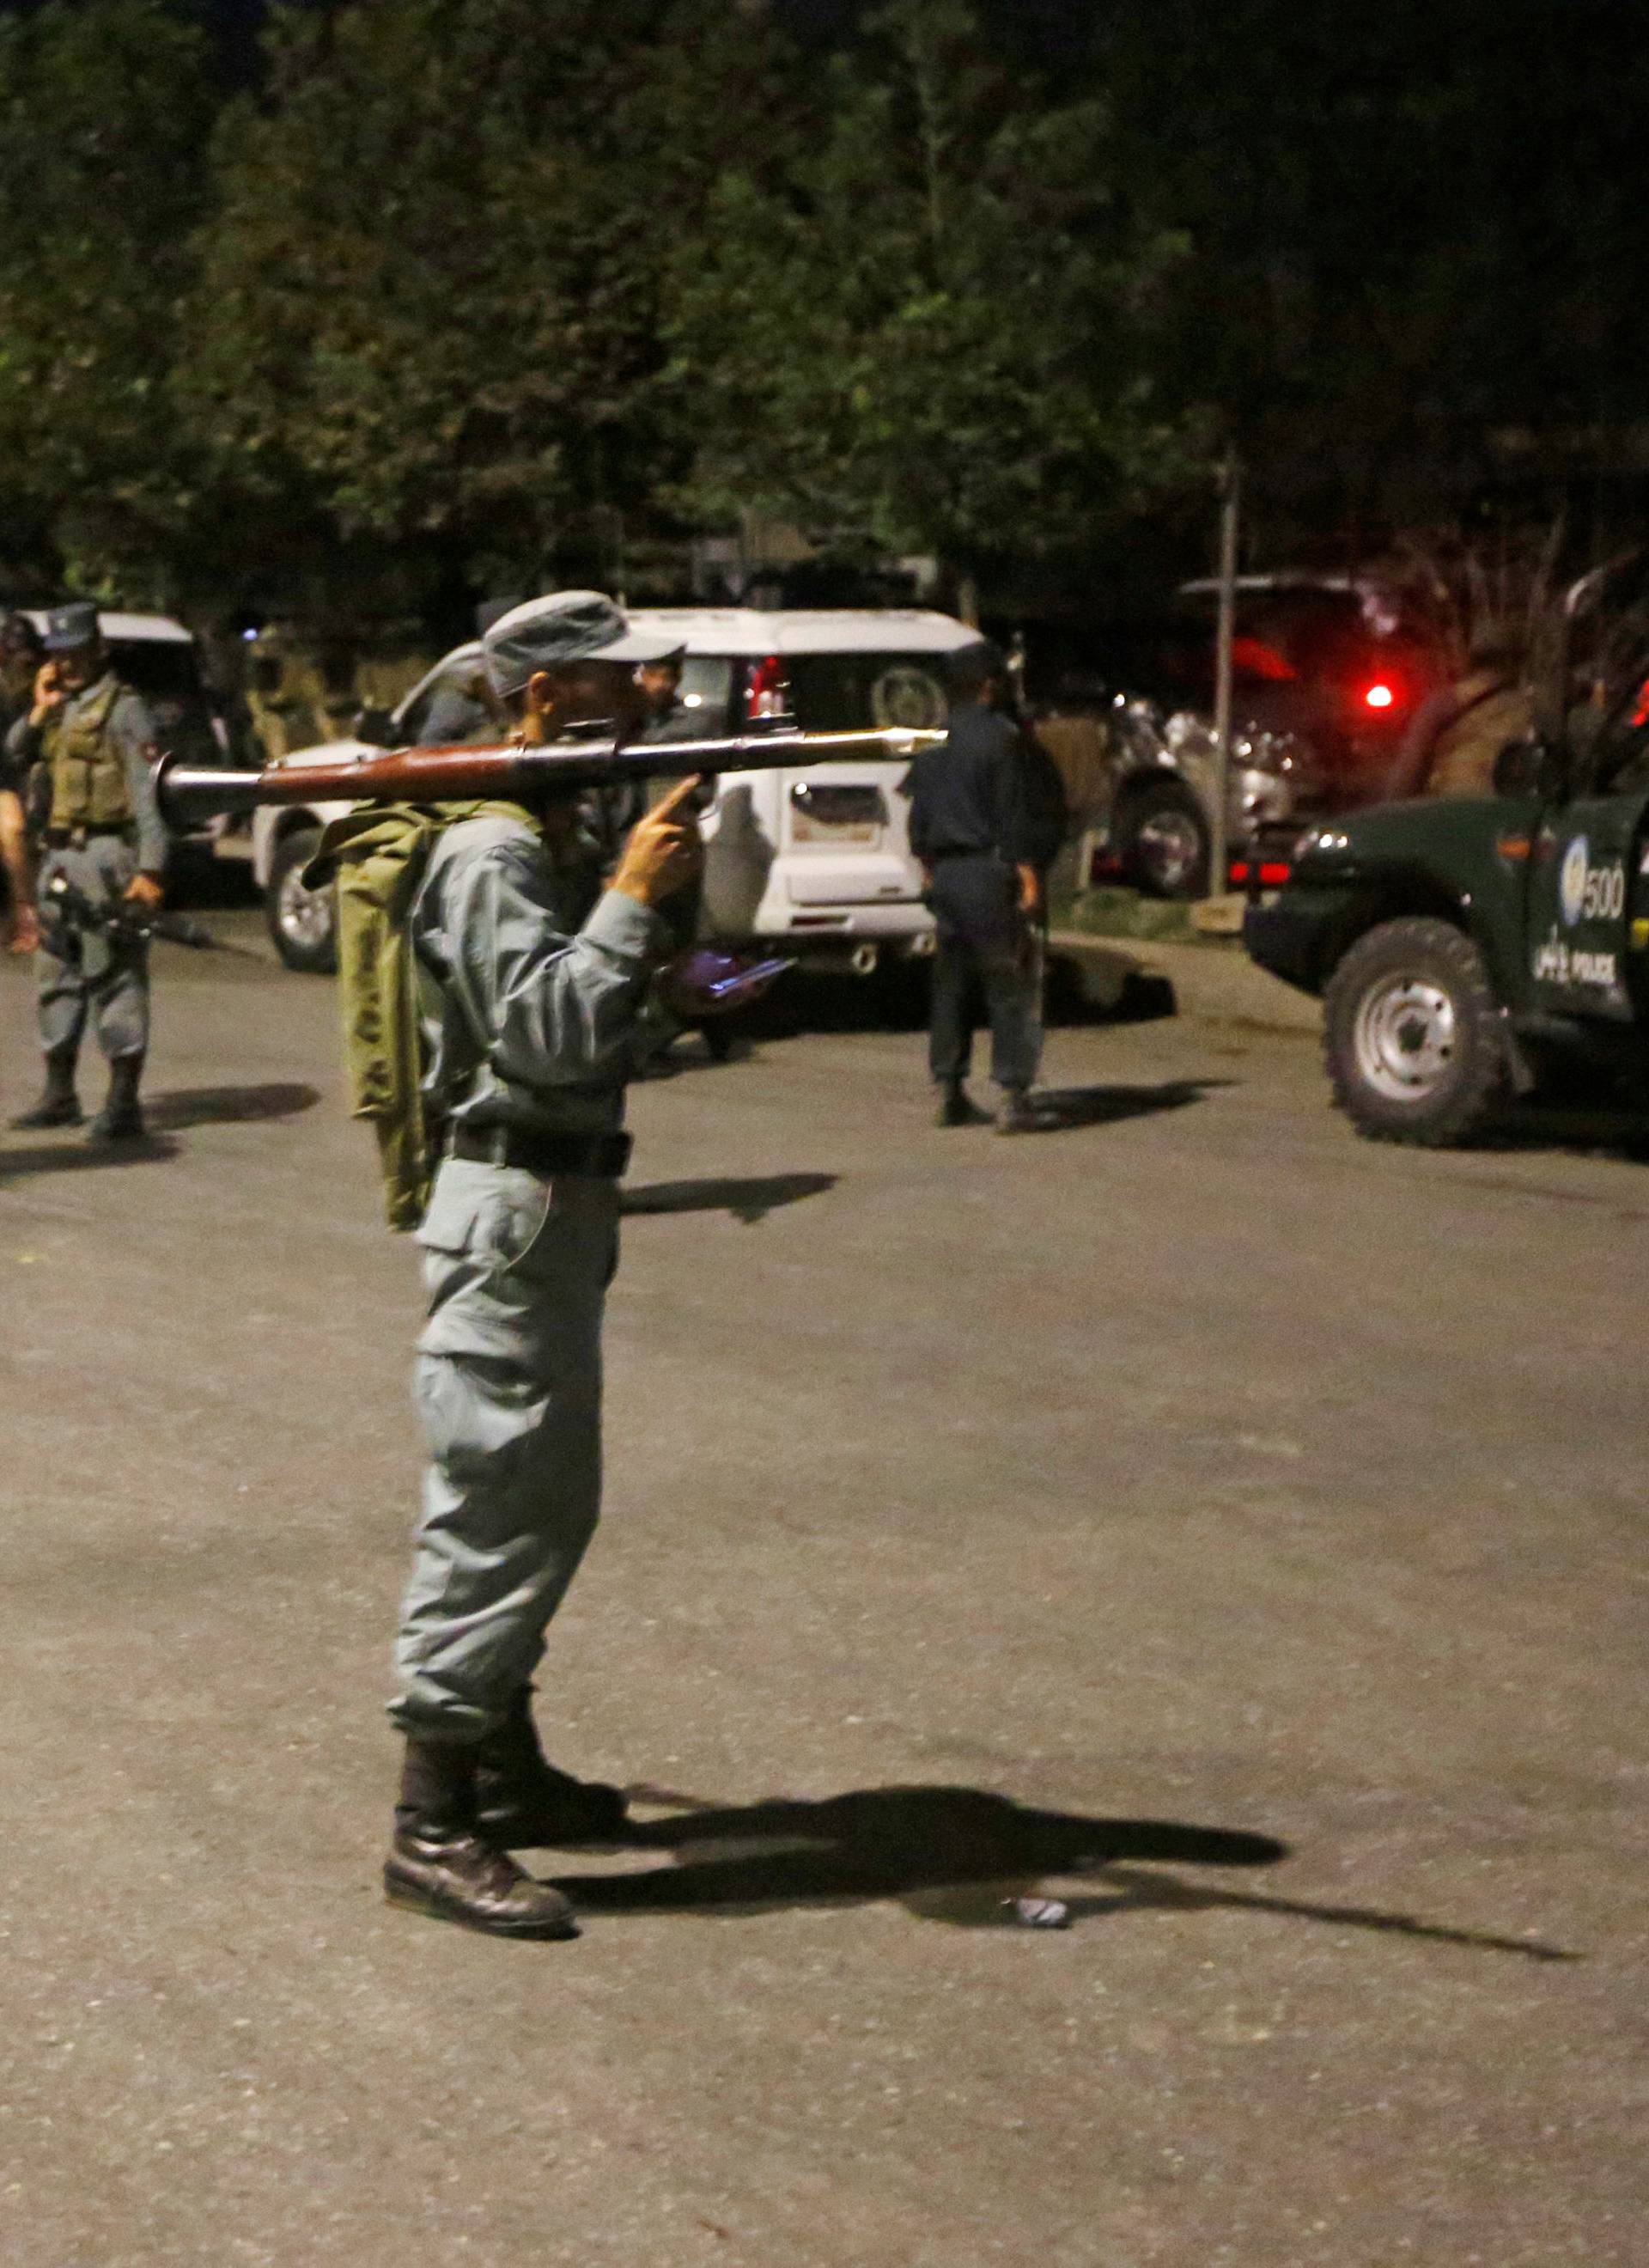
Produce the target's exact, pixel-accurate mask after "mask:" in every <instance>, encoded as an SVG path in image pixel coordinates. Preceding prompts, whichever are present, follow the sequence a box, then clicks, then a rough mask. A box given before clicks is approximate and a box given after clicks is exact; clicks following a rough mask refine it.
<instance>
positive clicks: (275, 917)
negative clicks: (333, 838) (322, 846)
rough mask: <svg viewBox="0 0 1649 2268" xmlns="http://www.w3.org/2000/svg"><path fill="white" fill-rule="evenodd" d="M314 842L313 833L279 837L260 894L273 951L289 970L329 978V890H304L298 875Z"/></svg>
mask: <svg viewBox="0 0 1649 2268" xmlns="http://www.w3.org/2000/svg"><path fill="white" fill-rule="evenodd" d="M319 843H320V828H317V827H303V828H298V830H297V831H296V832H295V833H293V834H291V835H285V836H282V838H281V840H280V842H279V843H276V848H275V857H274V858H273V860H272V861H271V863H270V866H269V887H267V889H266V890H265V892H264V894H263V913H264V918H265V920H266V921H267V922H268V924H269V935H270V937H271V938H273V939H274V940H275V950H276V953H278V954H280V956H281V959H282V960H283V961H284V962H285V963H286V966H287V967H288V968H298V969H302V970H303V971H304V972H305V974H306V975H313V976H330V975H331V973H332V972H333V970H334V969H335V968H336V967H337V965H338V936H337V902H336V899H335V894H334V892H333V891H332V890H331V889H329V888H328V889H324V890H310V889H306V888H305V887H304V869H305V867H306V865H308V864H309V861H310V860H311V859H312V858H313V857H314V855H315V851H316V848H317V846H318V845H319Z"/></svg>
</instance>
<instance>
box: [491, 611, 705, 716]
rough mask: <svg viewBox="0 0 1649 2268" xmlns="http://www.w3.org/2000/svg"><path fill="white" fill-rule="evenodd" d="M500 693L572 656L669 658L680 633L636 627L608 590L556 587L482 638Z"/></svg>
mask: <svg viewBox="0 0 1649 2268" xmlns="http://www.w3.org/2000/svg"><path fill="white" fill-rule="evenodd" d="M482 652H483V653H484V655H485V657H486V663H487V677H488V681H489V682H490V684H491V687H492V689H493V691H494V692H495V693H497V694H499V695H507V694H511V693H519V692H520V691H521V690H522V689H523V688H524V687H525V686H526V685H527V684H529V683H530V682H531V681H532V679H533V677H534V674H535V673H536V672H537V671H539V670H541V669H560V668H562V667H563V666H565V665H566V664H567V663H568V662H571V661H636V662H640V661H666V660H668V659H669V658H670V656H671V655H672V654H676V653H680V652H681V639H680V638H679V637H662V636H661V635H660V634H659V632H658V631H656V630H652V631H649V630H631V628H630V626H629V616H628V615H626V614H625V612H624V610H623V608H622V607H620V606H617V605H615V602H614V601H613V600H611V599H609V598H608V597H607V594H606V593H605V592H603V591H552V592H551V593H550V595H549V596H548V598H547V599H528V600H526V603H525V604H524V605H522V606H519V607H512V608H511V609H510V611H509V613H508V614H507V615H500V616H499V618H498V620H497V622H494V623H493V625H492V627H491V629H490V630H489V631H488V632H487V635H486V637H485V638H484V639H483V640H482Z"/></svg>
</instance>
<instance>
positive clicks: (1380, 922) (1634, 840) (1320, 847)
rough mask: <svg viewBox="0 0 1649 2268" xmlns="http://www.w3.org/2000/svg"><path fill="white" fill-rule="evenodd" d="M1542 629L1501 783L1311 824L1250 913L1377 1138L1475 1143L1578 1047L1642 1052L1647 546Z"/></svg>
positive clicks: (1648, 1012)
mask: <svg viewBox="0 0 1649 2268" xmlns="http://www.w3.org/2000/svg"><path fill="white" fill-rule="evenodd" d="M1623 578H1629V579H1623ZM1535 718H1536V724H1535V733H1534V736H1533V737H1532V738H1531V739H1529V740H1526V741H1515V742H1513V743H1512V744H1511V745H1510V746H1509V747H1506V748H1505V750H1504V751H1503V752H1502V754H1501V756H1500V759H1499V761H1498V763H1497V765H1496V767H1495V774H1494V788H1495V792H1494V793H1493V794H1491V795H1486V796H1480V797H1476V798H1472V799H1461V800H1454V799H1449V800H1444V799H1432V800H1422V801H1416V802H1411V803H1395V804H1387V805H1383V806H1376V807H1374V808H1373V809H1370V810H1366V811H1361V812H1358V813H1355V814H1351V815H1350V816H1347V817H1343V818H1341V819H1338V820H1336V821H1331V822H1329V823H1328V824H1326V825H1324V826H1322V827H1321V828H1316V829H1315V830H1314V831H1313V832H1312V833H1311V834H1310V835H1308V836H1306V837H1305V838H1304V839H1303V840H1302V842H1301V843H1300V846H1299V851H1298V852H1297V854H1296V858H1295V862H1294V866H1293V872H1292V876H1291V878H1290V880H1289V881H1288V883H1287V885H1286V887H1285V888H1284V889H1283V890H1281V891H1280V892H1279V894H1278V895H1277V897H1276V899H1275V900H1273V901H1272V902H1270V903H1267V904H1258V903H1256V904H1254V905H1251V906H1250V907H1249V909H1248V915H1247V917H1246V920H1245V923H1244V928H1243V937H1244V942H1245V943H1246V945H1247V946H1248V952H1249V954H1251V956H1252V957H1253V959H1254V960H1255V961H1257V962H1258V963H1259V964H1260V966H1261V967H1262V968H1268V969H1270V970H1271V971H1272V973H1273V974H1274V975H1276V976H1281V977H1283V978H1285V979H1286V981H1287V982H1288V983H1291V984H1294V985H1298V986H1299V988H1300V990H1303V991H1307V992H1312V993H1316V994H1318V995H1320V996H1321V1000H1322V1003H1323V1039H1324V1051H1325V1054H1326V1057H1327V1061H1328V1068H1329V1079H1331V1081H1332V1083H1333V1086H1334V1093H1335V1099H1336V1101H1337V1102H1338V1103H1339V1105H1340V1107H1341V1108H1343V1110H1344V1111H1345V1112H1346V1113H1347V1115H1348V1116H1350V1117H1351V1120H1352V1122H1353V1123H1355V1125H1356V1126H1357V1127H1358V1129H1359V1130H1360V1131H1361V1132H1363V1133H1365V1134H1366V1135H1369V1136H1372V1137H1373V1138H1376V1139H1378V1140H1382V1141H1388V1142H1415V1143H1425V1144H1430V1145H1439V1146H1440V1145H1449V1144H1454V1143H1460V1142H1464V1141H1468V1140H1469V1139H1470V1138H1471V1137H1472V1136H1473V1135H1474V1134H1476V1133H1477V1132H1478V1131H1480V1130H1482V1129H1483V1127H1484V1126H1485V1125H1486V1124H1487V1123H1488V1122H1489V1120H1490V1119H1491V1117H1492V1116H1493V1115H1494V1113H1495V1111H1496V1110H1497V1109H1498V1108H1499V1106H1500V1105H1501V1104H1502V1103H1503V1102H1504V1101H1505V1100H1506V1099H1507V1098H1508V1097H1509V1096H1511V1095H1512V1094H1527V1093H1528V1092H1529V1091H1530V1090H1531V1089H1533V1088H1534V1087H1535V1086H1539V1085H1541V1084H1542V1083H1544V1082H1546V1081H1548V1080H1550V1079H1553V1078H1554V1077H1556V1076H1557V1074H1559V1073H1560V1071H1561V1067H1562V1066H1563V1065H1564V1064H1565V1063H1569V1064H1572V1063H1573V1062H1574V1060H1575V1059H1576V1057H1586V1058H1588V1059H1590V1060H1591V1061H1592V1062H1594V1063H1596V1062H1599V1061H1600V1060H1601V1062H1602V1063H1603V1064H1604V1065H1605V1066H1606V1067H1609V1068H1614V1069H1617V1070H1618V1071H1620V1072H1621V1073H1622V1074H1623V1076H1624V1075H1636V1074H1637V1073H1638V1071H1639V1070H1640V1068H1641V1066H1642V1064H1643V1061H1644V1033H1645V1025H1646V1024H1649V574H1646V573H1645V562H1644V558H1643V556H1641V555H1638V556H1634V557H1633V558H1632V559H1631V560H1630V561H1626V562H1616V563H1614V564H1613V565H1612V566H1610V567H1609V568H1605V569H1600V570H1599V571H1597V572H1596V573H1594V574H1593V575H1590V576H1587V577H1586V578H1583V579H1582V580H1581V581H1580V582H1579V583H1577V584H1576V585H1574V586H1573V587H1572V590H1571V591H1570V592H1569V593H1567V595H1566V597H1565V599H1564V602H1563V605H1562V606H1561V608H1558V609H1557V614H1556V615H1555V617H1554V621H1553V622H1552V623H1550V624H1549V625H1548V628H1547V632H1546V634H1545V636H1544V637H1543V639H1542V655H1541V659H1540V666H1539V670H1538V674H1537V684H1536V695H1535Z"/></svg>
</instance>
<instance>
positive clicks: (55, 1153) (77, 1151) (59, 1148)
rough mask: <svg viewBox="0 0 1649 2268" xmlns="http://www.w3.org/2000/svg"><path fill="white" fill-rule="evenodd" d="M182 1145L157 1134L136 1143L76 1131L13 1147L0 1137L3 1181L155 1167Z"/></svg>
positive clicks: (0, 1169)
mask: <svg viewBox="0 0 1649 2268" xmlns="http://www.w3.org/2000/svg"><path fill="white" fill-rule="evenodd" d="M180 1147H181V1145H180V1144H179V1143H176V1142H169V1141H167V1140H166V1138H164V1136H159V1135H155V1134H144V1135H143V1136H141V1137H140V1138H138V1139H137V1140H136V1141H135V1142H88V1141H87V1140H86V1138H85V1135H84V1134H81V1133H78V1132H73V1133H70V1136H69V1138H68V1139H67V1140H65V1141H62V1142H37V1143H34V1144H33V1145H32V1146H31V1147H29V1148H28V1149H25V1150H13V1149H10V1148H8V1147H7V1146H6V1144H5V1140H4V1136H0V1182H9V1181H11V1179H12V1178H13V1176H14V1175H15V1176H18V1177H19V1178H20V1177H21V1176H22V1175H25V1174H83V1173H88V1172H92V1171H96V1172H99V1173H107V1171H108V1170H109V1169H110V1168H111V1167H115V1166H152V1165H153V1164H154V1163H155V1162H156V1161H157V1160H158V1159H162V1158H175V1157H176V1156H177V1154H178V1151H179V1149H180Z"/></svg>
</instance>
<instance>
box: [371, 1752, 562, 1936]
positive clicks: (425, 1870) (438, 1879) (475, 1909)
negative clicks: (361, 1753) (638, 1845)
mask: <svg viewBox="0 0 1649 2268" xmlns="http://www.w3.org/2000/svg"><path fill="white" fill-rule="evenodd" d="M475 1757H476V1751H475V1747H474V1745H473V1744H471V1743H467V1742H466V1743H460V1742H451V1741H422V1740H417V1739H409V1740H408V1742H407V1760H406V1764H405V1765H404V1766H403V1768H402V1771H401V1800H400V1801H399V1802H398V1803H397V1804H396V1806H395V1833H394V1841H393V1842H392V1843H391V1845H390V1846H389V1856H388V1858H387V1859H386V1860H385V1861H384V1895H385V1896H386V1898H388V1900H389V1902H390V1904H392V1905H398V1906H409V1907H410V1908H412V1910H413V1911H415V1912H417V1913H424V1914H430V1915H432V1916H433V1917H434V1918H436V1919H437V1920H438V1921H455V1922H457V1923H459V1924H460V1926H461V1927H463V1928H465V1929H479V1930H484V1931H486V1932H487V1933H488V1934H489V1935H490V1936H493V1937H532V1938H564V1937H577V1936H578V1922H577V1921H576V1919H575V1918H574V1917H573V1911H572V1908H571V1906H570V1905H569V1904H568V1903H567V1901H566V1899H565V1898H564V1897H563V1896H562V1894H561V1892H560V1891H559V1890H557V1889H551V1887H550V1885H549V1884H548V1882H536V1881H534V1879H533V1877H532V1876H531V1875H530V1874H526V1873H524V1872H523V1870H522V1869H521V1868H520V1867H518V1866H517V1865H516V1863H515V1861H514V1859H512V1858H511V1857H510V1856H509V1855H508V1853H507V1852H504V1851H502V1850H501V1849H500V1848H499V1847H498V1845H497V1844H496V1843H494V1842H492V1841H491V1840H490V1838H489V1837H486V1836H484V1835H483V1834H482V1833H481V1832H480V1831H479V1830H478V1829H477V1827H476V1823H475Z"/></svg>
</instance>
